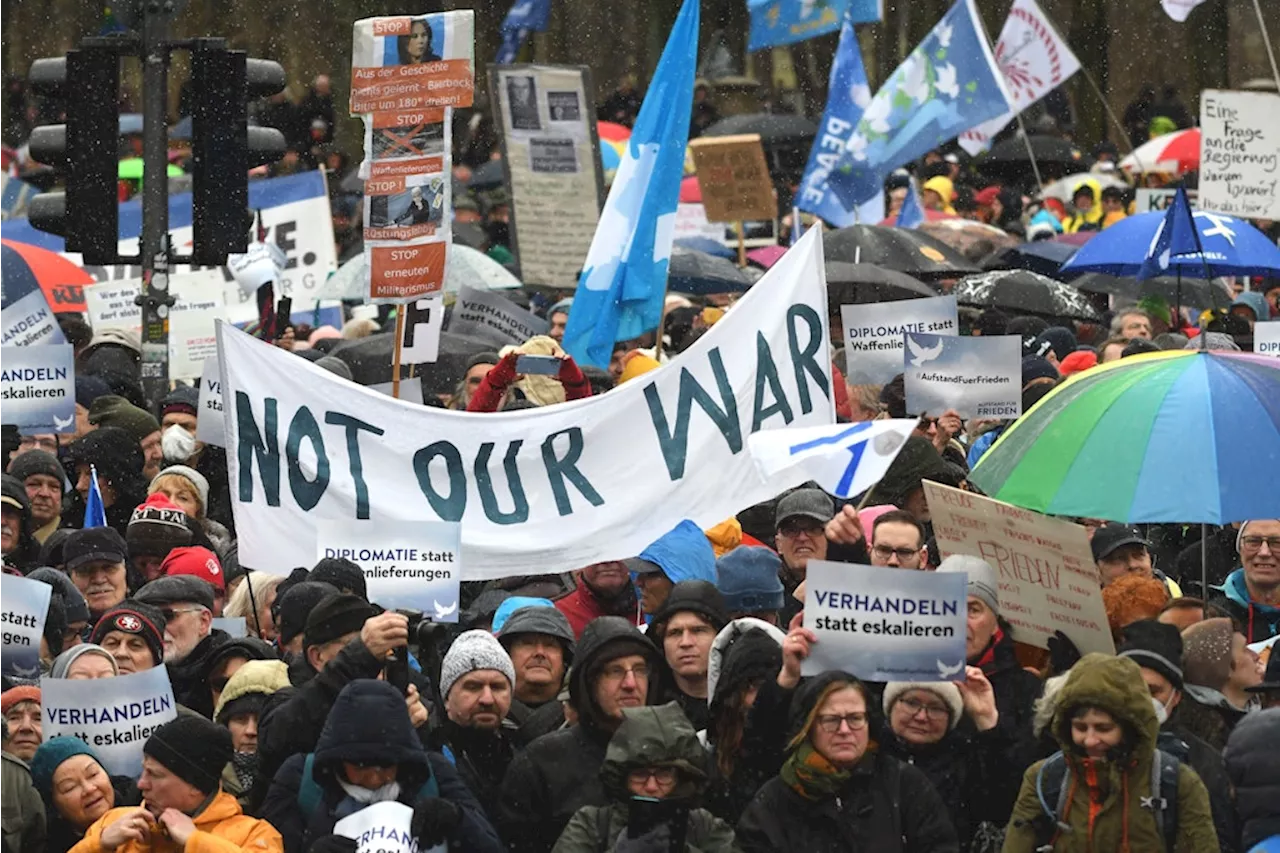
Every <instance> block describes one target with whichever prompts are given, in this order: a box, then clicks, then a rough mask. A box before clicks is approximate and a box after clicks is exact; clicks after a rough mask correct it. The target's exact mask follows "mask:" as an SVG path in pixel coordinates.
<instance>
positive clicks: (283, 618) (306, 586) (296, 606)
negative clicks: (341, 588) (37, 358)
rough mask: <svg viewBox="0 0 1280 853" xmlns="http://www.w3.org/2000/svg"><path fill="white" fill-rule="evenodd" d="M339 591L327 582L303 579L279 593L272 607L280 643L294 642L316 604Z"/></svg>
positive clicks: (285, 644) (282, 644)
mask: <svg viewBox="0 0 1280 853" xmlns="http://www.w3.org/2000/svg"><path fill="white" fill-rule="evenodd" d="M280 586H284V584H283V583H282V584H280ZM337 592H338V590H337V588H336V587H333V586H330V585H329V584H327V583H316V582H315V581H302V582H301V583H296V584H294V585H293V586H291V587H289V589H288V590H286V591H285V592H282V593H277V595H276V601H275V605H273V606H272V608H271V609H272V610H274V611H276V613H275V620H276V631H277V632H279V634H280V645H281V646H287V645H289V643H291V642H293V638H294V637H296V636H298V635H299V634H301V633H302V632H303V629H304V628H306V625H307V618H308V616H309V615H310V614H311V611H312V610H314V609H315V606H316V605H317V604H319V603H320V602H321V601H323V600H324V599H326V598H328V597H329V596H331V595H336V594H337Z"/></svg>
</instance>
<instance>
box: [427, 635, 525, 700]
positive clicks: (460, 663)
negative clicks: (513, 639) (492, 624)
mask: <svg viewBox="0 0 1280 853" xmlns="http://www.w3.org/2000/svg"><path fill="white" fill-rule="evenodd" d="M478 669H493V670H497V671H498V672H500V673H502V674H503V675H505V676H506V677H507V681H508V682H509V683H510V684H511V688H512V689H513V690H514V689H515V686H516V668H515V666H514V665H513V664H512V663H511V656H510V655H508V654H507V650H506V649H504V648H503V647H502V644H501V643H499V642H498V638H497V637H495V636H493V635H492V634H490V633H489V632H488V631H481V630H478V629H477V630H471V631H464V632H463V633H461V634H459V635H458V637H457V639H455V640H454V641H453V643H452V645H450V646H449V651H447V652H445V653H444V660H443V661H442V662H441V663H440V696H441V697H442V698H444V699H448V698H449V691H450V690H451V689H452V688H453V685H454V682H456V681H457V680H458V679H459V678H462V676H464V675H466V674H467V673H469V672H475V671H476V670H478Z"/></svg>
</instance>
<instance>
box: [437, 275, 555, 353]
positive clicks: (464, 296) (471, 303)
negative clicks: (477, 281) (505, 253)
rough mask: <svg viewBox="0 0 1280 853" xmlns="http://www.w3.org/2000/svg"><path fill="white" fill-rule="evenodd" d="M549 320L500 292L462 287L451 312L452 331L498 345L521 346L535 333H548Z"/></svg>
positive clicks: (450, 324)
mask: <svg viewBox="0 0 1280 853" xmlns="http://www.w3.org/2000/svg"><path fill="white" fill-rule="evenodd" d="M548 328H549V326H548V324H547V321H546V320H543V319H542V318H541V317H537V316H535V315H534V314H532V313H530V312H528V311H526V310H524V309H523V308H521V307H520V306H519V305H517V304H515V303H514V302H512V301H511V300H510V299H508V298H507V297H505V296H503V295H502V294H501V293H495V292H494V291H492V290H477V289H475V288H474V287H463V288H462V289H461V290H459V291H458V300H457V301H456V302H454V303H453V311H452V312H451V313H450V315H449V331H451V332H457V333H458V334H461V335H468V336H470V337H473V338H481V339H483V340H488V341H493V342H494V343H496V344H498V345H506V344H515V345H516V346H519V345H520V344H522V343H524V342H525V341H527V340H529V338H532V337H533V336H534V335H545V334H546V333H547V329H548Z"/></svg>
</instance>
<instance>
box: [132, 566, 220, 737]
mask: <svg viewBox="0 0 1280 853" xmlns="http://www.w3.org/2000/svg"><path fill="white" fill-rule="evenodd" d="M135 599H136V600H137V601H141V602H142V603H143V604H150V605H151V606H152V607H155V608H158V609H159V610H160V612H161V614H162V615H163V616H164V665H165V668H166V669H168V670H169V681H170V682H171V683H172V684H173V698H174V700H175V701H176V702H178V704H180V705H186V706H187V707H188V708H190V709H191V710H193V711H195V712H197V713H198V714H201V715H203V716H205V717H212V716H213V698H212V696H211V694H210V693H209V684H208V682H207V681H206V667H207V665H208V662H209V658H210V657H211V656H212V655H213V653H214V650H215V649H217V647H218V646H220V645H222V644H223V643H225V642H226V641H227V639H228V637H227V634H226V632H225V631H220V630H218V629H216V628H214V627H213V587H211V586H209V584H207V583H205V582H204V581H202V580H200V579H199V578H197V577H195V576H193V575H174V576H173V577H161V578H156V579H155V580H153V581H151V583H148V584H146V585H144V586H143V587H142V589H140V590H138V594H137V595H136V596H135Z"/></svg>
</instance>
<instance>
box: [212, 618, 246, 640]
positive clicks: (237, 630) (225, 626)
mask: <svg viewBox="0 0 1280 853" xmlns="http://www.w3.org/2000/svg"><path fill="white" fill-rule="evenodd" d="M213 627H214V628H217V629H218V630H219V631H225V632H226V633H227V636H229V637H244V636H247V635H248V633H249V629H248V628H247V627H245V623H244V617H243V616H215V617H214V619H213Z"/></svg>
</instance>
